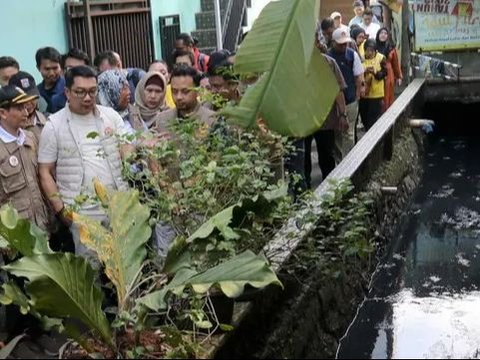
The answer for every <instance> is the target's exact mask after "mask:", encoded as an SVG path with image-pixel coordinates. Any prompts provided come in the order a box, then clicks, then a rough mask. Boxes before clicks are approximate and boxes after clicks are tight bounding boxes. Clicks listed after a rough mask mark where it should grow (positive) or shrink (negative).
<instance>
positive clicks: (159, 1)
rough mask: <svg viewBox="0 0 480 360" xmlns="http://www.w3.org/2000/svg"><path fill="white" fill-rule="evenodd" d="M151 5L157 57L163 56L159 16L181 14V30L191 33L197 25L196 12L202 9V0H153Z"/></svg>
mask: <svg viewBox="0 0 480 360" xmlns="http://www.w3.org/2000/svg"><path fill="white" fill-rule="evenodd" d="M151 5H152V21H153V39H154V43H155V56H156V58H162V57H163V56H162V55H163V54H162V45H161V40H160V21H159V17H160V16H169V15H180V26H181V31H182V32H188V33H190V32H192V31H193V30H195V29H196V27H197V26H196V23H195V14H196V13H198V12H200V10H201V9H200V0H151Z"/></svg>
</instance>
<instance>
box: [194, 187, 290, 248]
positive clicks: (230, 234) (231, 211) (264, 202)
mask: <svg viewBox="0 0 480 360" xmlns="http://www.w3.org/2000/svg"><path fill="white" fill-rule="evenodd" d="M287 195H288V185H287V184H282V186H280V187H279V188H277V189H275V190H272V191H267V192H265V193H264V194H261V195H258V196H255V197H253V198H252V199H244V200H243V201H241V202H240V203H238V204H237V205H234V206H231V207H229V208H226V209H225V210H222V211H221V212H219V213H218V214H216V215H215V216H213V217H211V218H210V219H209V220H208V221H207V222H206V223H204V224H203V225H202V226H200V228H199V229H198V230H197V231H195V233H193V234H192V235H191V236H190V237H189V238H188V239H187V244H188V243H192V242H193V241H195V240H197V239H206V238H208V237H209V236H210V235H211V234H212V233H213V232H214V231H215V229H218V230H219V231H220V233H221V234H222V236H223V237H224V238H225V239H226V240H236V239H239V238H240V235H239V234H237V233H236V232H235V231H234V230H233V229H232V227H231V226H230V225H231V223H232V222H234V223H235V224H239V223H241V222H243V219H244V218H245V216H246V214H247V212H254V213H255V214H257V215H261V216H262V215H265V214H267V213H268V212H269V211H270V210H271V206H270V205H271V204H270V203H272V202H274V201H276V200H278V199H281V198H284V197H286V196H287Z"/></svg>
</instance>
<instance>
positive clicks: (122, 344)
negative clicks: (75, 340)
mask: <svg viewBox="0 0 480 360" xmlns="http://www.w3.org/2000/svg"><path fill="white" fill-rule="evenodd" d="M163 338H164V336H163V334H161V333H160V332H159V331H153V330H146V331H143V332H141V333H140V336H139V341H138V343H137V342H136V339H135V333H134V332H133V330H127V332H125V333H123V334H120V335H118V336H117V348H118V350H116V349H112V348H111V347H109V346H107V345H105V344H104V343H102V342H101V341H99V340H98V339H94V338H89V339H87V346H86V347H87V348H88V349H89V351H87V350H85V349H84V348H83V347H81V346H80V345H78V344H75V345H71V346H70V347H69V348H68V349H67V350H66V351H65V353H64V355H63V358H64V359H91V358H92V356H91V355H90V354H98V355H101V356H102V358H104V359H117V358H124V359H125V358H128V355H127V353H128V352H129V351H133V350H135V349H138V348H143V350H144V353H142V354H138V356H139V357H141V358H143V359H162V358H164V357H165V355H166V353H167V352H168V351H169V350H171V349H170V348H169V347H168V345H166V344H165V343H164V342H163Z"/></svg>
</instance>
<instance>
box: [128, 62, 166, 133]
mask: <svg viewBox="0 0 480 360" xmlns="http://www.w3.org/2000/svg"><path fill="white" fill-rule="evenodd" d="M166 88H167V81H166V80H165V77H164V76H163V75H162V74H161V73H159V72H155V71H151V72H148V73H147V75H145V76H144V77H143V78H142V80H140V82H139V84H138V86H137V89H136V91H135V106H134V110H135V111H134V112H133V113H132V116H133V117H135V118H140V119H141V120H142V121H143V122H145V124H146V125H147V128H148V129H151V128H152V127H153V126H154V125H155V122H156V120H157V119H156V116H157V115H158V114H159V113H161V112H162V111H165V110H168V106H167V105H166V103H165V90H166Z"/></svg>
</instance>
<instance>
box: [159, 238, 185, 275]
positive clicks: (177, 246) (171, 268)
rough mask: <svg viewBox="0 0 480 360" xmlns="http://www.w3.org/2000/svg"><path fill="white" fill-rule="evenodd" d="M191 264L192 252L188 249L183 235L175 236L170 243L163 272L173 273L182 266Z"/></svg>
mask: <svg viewBox="0 0 480 360" xmlns="http://www.w3.org/2000/svg"><path fill="white" fill-rule="evenodd" d="M191 265H192V254H191V253H190V252H189V251H188V244H187V241H186V239H185V238H184V237H181V236H179V237H177V238H176V239H175V240H174V241H173V243H172V244H171V245H170V249H169V251H168V254H167V258H166V259H165V265H164V267H163V272H164V273H166V274H175V273H177V272H178V271H179V270H180V269H182V268H188V267H190V266H191Z"/></svg>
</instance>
